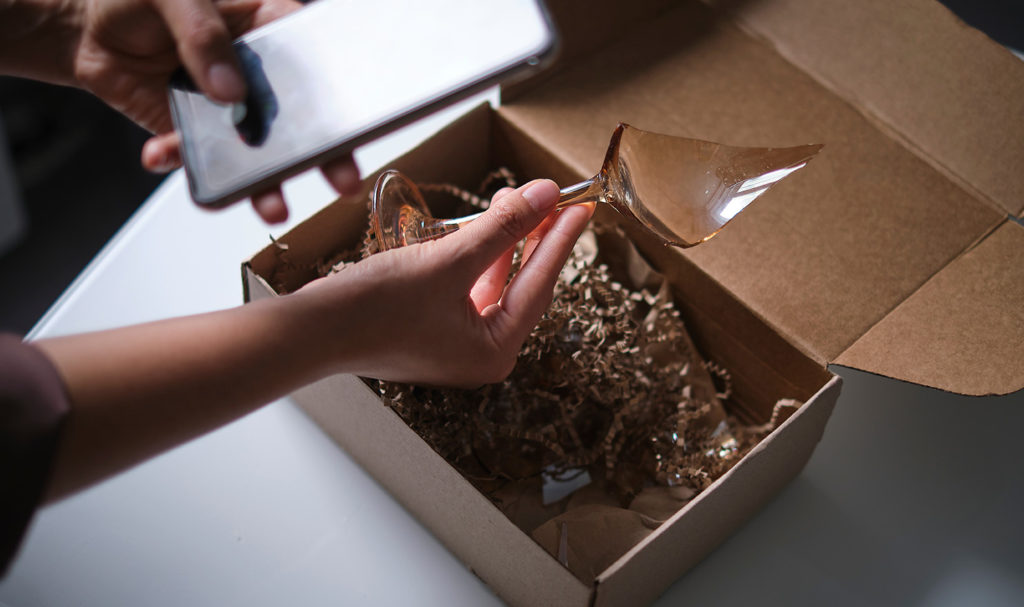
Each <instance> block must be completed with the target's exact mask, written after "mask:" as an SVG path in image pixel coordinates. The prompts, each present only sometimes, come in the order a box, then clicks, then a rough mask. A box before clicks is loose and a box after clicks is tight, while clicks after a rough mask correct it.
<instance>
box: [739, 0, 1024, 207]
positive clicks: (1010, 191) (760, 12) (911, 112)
mask: <svg viewBox="0 0 1024 607" xmlns="http://www.w3.org/2000/svg"><path fill="white" fill-rule="evenodd" d="M737 17H738V19H739V21H740V23H741V25H742V26H743V27H745V28H746V29H748V30H749V31H751V32H755V33H756V34H758V35H760V36H762V37H763V38H765V39H766V40H770V41H771V44H772V45H773V46H774V47H775V49H776V50H777V51H778V52H779V53H780V54H781V55H783V56H784V57H786V58H787V59H788V60H789V61H791V62H792V63H793V64H795V65H797V66H799V67H800V68H801V69H803V70H804V71H806V72H807V73H809V74H812V75H813V76H814V77H815V79H817V80H818V81H819V82H822V83H823V84H824V85H825V86H827V87H829V88H831V89H833V90H835V91H836V92H837V93H838V94H839V95H840V96H842V97H843V98H845V99H847V100H849V102H850V103H852V104H854V105H855V106H857V107H858V109H859V110H860V111H862V112H864V113H865V114H867V115H869V116H871V117H872V118H873V119H875V120H877V121H878V122H879V123H880V124H881V125H882V126H883V127H884V128H887V129H889V130H890V131H891V134H892V135H893V136H894V137H897V138H899V139H901V140H902V141H903V143H904V144H905V145H906V146H907V147H909V148H910V149H912V150H914V151H915V152H916V153H917V154H919V155H920V156H922V157H923V158H925V159H926V160H928V161H929V162H930V163H931V164H932V165H933V166H935V167H936V168H937V169H938V170H939V171H941V172H942V173H943V174H945V175H946V176H947V177H949V178H951V179H953V180H954V181H957V182H958V183H959V184H960V185H962V186H964V187H965V188H967V189H968V190H969V191H971V192H972V194H974V195H977V196H980V197H982V198H984V199H986V200H988V201H989V202H991V203H992V204H993V205H995V206H996V207H997V208H999V209H1001V210H1003V211H1005V212H1006V213H1008V214H1010V215H1014V216H1016V217H1020V216H1021V215H1022V213H1024V171H1021V170H1020V168H1021V167H1022V166H1024V120H1021V116H1022V112H1021V99H1024V61H1021V60H1020V59H1018V58H1017V57H1015V56H1014V55H1013V54H1012V53H1011V52H1010V51H1009V50H1007V49H1006V48H1005V47H1003V46H1001V45H999V44H996V43H995V42H993V41H992V40H990V39H989V38H988V37H987V36H985V34H983V33H981V32H979V31H978V30H976V29H974V28H972V27H970V26H968V25H967V24H965V23H963V22H962V21H960V19H959V18H957V17H956V16H955V15H954V14H953V13H951V12H950V11H949V10H948V9H947V8H946V7H944V6H942V5H941V4H939V3H938V2H935V1H933V0H909V1H904V2H899V3H893V2H887V1H885V0H875V1H871V2H848V1H844V0H812V1H807V0H771V1H764V2H759V1H752V2H748V3H743V4H741V6H740V9H739V10H738V11H737Z"/></svg>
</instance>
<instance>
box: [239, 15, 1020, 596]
mask: <svg viewBox="0 0 1024 607" xmlns="http://www.w3.org/2000/svg"><path fill="white" fill-rule="evenodd" d="M552 4H553V6H552V9H553V13H554V14H555V17H556V20H557V21H558V22H559V24H560V28H561V29H562V33H563V36H564V50H563V56H562V60H561V63H560V67H558V68H557V69H556V70H554V71H553V72H550V73H548V74H546V75H545V76H544V77H542V78H541V79H539V80H536V81H534V82H530V83H526V84H524V85H521V86H518V87H517V88H516V89H515V90H513V91H509V93H510V94H509V95H507V96H506V103H505V104H504V105H503V106H502V107H501V108H500V109H499V110H497V111H492V110H491V109H489V108H487V107H480V108H477V109H476V110H474V111H473V112H471V113H469V114H468V115H466V116H465V117H463V118H462V119H460V120H458V121H457V122H455V123H453V124H451V125H450V126H449V127H447V128H446V129H444V130H443V131H441V132H440V133H438V134H437V135H436V136H435V137H433V138H432V139H430V140H429V141H427V142H426V143H424V144H423V145H422V146H420V147H419V148H417V149H415V150H413V151H412V152H410V153H409V154H407V155H405V156H403V157H402V158H400V159H397V160H396V161H395V162H394V163H393V164H392V165H391V166H392V167H393V168H398V169H399V170H402V171H403V172H405V173H407V174H409V175H410V176H412V177H413V178H414V179H416V180H419V181H429V182H449V183H455V184H460V185H462V186H464V187H473V186H475V185H476V184H477V183H478V182H479V180H480V179H481V178H482V176H483V175H484V174H485V173H486V172H487V171H488V170H489V169H490V168H492V167H494V166H498V165H507V166H510V167H511V168H513V170H514V171H515V172H516V173H517V174H518V175H520V176H521V177H523V178H532V177H537V176H544V177H552V178H554V179H556V180H557V181H559V182H560V183H562V184H563V185H567V184H570V183H574V182H575V181H578V180H580V179H582V178H586V177H589V176H591V175H592V174H593V173H594V172H595V171H596V170H597V168H598V167H599V166H600V162H601V157H602V154H603V152H604V149H605V145H606V143H607V139H608V136H609V135H610V133H611V131H612V128H613V127H614V125H615V124H616V123H617V122H619V121H625V122H630V123H632V124H634V125H636V126H638V127H641V128H644V129H647V130H653V131H659V132H665V133H672V134H678V135H686V136H690V137H696V138H702V139H710V140H716V141H722V142H723V143H729V144H734V145H776V146H781V145H790V144H800V143H806V142H823V143H825V144H826V148H825V150H824V151H823V152H822V153H821V154H820V155H819V156H818V158H816V159H815V160H814V162H812V163H811V165H810V166H809V167H808V169H806V170H804V171H800V172H799V173H797V174H795V175H794V176H792V177H791V178H789V179H787V180H786V182H784V183H782V184H780V185H779V186H777V187H776V188H775V189H773V190H772V191H771V192H769V193H768V194H766V195H764V196H762V197H761V198H760V199H759V200H758V201H757V203H756V204H754V205H752V207H751V208H750V209H748V210H747V211H746V212H744V213H743V214H742V215H740V216H739V217H738V218H737V219H736V220H735V221H733V222H732V223H731V224H730V226H729V228H728V229H726V230H724V231H723V232H722V233H721V234H720V235H719V236H717V237H716V238H715V239H713V240H712V241H710V242H708V243H706V244H703V245H701V246H700V247H696V248H694V249H690V250H686V251H680V250H677V249H672V248H666V247H663V246H661V245H660V244H658V243H656V242H654V241H653V240H652V239H651V238H649V237H648V236H647V235H645V234H643V233H642V232H640V231H638V230H637V229H636V228H635V227H633V226H632V225H631V224H629V222H626V221H623V222H622V224H623V227H624V229H626V231H627V232H628V233H629V234H630V236H631V238H633V240H634V242H635V243H636V245H637V247H638V248H639V249H640V250H641V251H642V252H643V253H644V254H645V255H646V256H647V257H648V258H649V259H650V260H651V262H652V263H653V265H655V267H656V268H657V269H658V270H660V271H661V272H663V273H664V274H665V275H666V276H667V277H668V278H669V280H670V281H671V283H672V285H673V288H674V294H675V296H676V303H677V306H678V307H679V308H680V311H681V312H682V314H683V317H684V320H685V321H686V323H687V326H688V328H689V329H690V330H691V332H692V335H693V337H694V340H695V342H696V343H697V345H698V347H699V348H700V349H701V351H702V352H703V353H704V354H705V356H707V357H708V358H711V359H714V360H715V361H717V362H719V363H721V364H723V365H724V366H725V367H727V368H728V369H729V370H730V372H731V373H732V376H733V380H734V397H733V398H732V402H733V406H736V407H738V408H740V409H742V412H743V413H744V414H746V415H747V416H748V417H751V418H753V419H758V420H766V419H767V418H768V416H769V415H770V412H771V408H772V406H773V405H774V403H775V401H776V399H778V398H781V397H792V398H798V399H801V400H803V401H805V404H804V406H803V407H801V408H800V410H799V411H797V413H796V414H794V415H793V416H792V417H790V418H789V419H788V420H787V421H786V422H785V423H783V424H782V425H781V426H780V427H779V428H777V429H776V430H775V431H774V432H772V433H771V434H770V435H769V436H768V437H767V438H765V439H764V440H763V441H762V442H761V443H760V444H759V445H758V446H757V447H755V448H754V449H753V450H752V451H751V452H750V453H749V454H748V455H747V456H746V457H745V458H744V459H743V460H742V461H741V462H740V463H738V464H737V465H736V466H735V467H734V468H733V469H732V470H730V471H729V472H728V473H727V474H725V475H724V476H723V477H722V478H720V479H718V480H717V481H716V482H715V483H714V484H713V485H712V486H711V487H710V488H709V489H707V490H705V491H704V492H703V493H702V494H701V495H700V496H699V497H697V498H696V499H694V500H693V501H691V502H690V503H689V504H688V505H687V506H686V507H684V508H683V509H682V510H680V511H679V512H678V513H677V514H676V515H675V516H674V517H673V518H671V519H670V520H669V521H668V522H666V523H664V524H663V525H661V526H660V527H659V528H658V529H657V530H656V531H654V532H653V533H652V534H651V535H650V536H649V537H647V538H646V539H645V540H643V541H642V542H640V543H639V544H638V545H637V546H635V547H634V548H633V549H631V550H630V551H629V552H627V553H626V554H625V555H624V556H622V557H621V558H620V559H619V560H618V561H616V562H615V563H614V564H613V565H611V566H610V567H609V568H608V569H607V570H605V571H604V572H603V573H601V574H600V575H599V576H598V577H597V579H596V580H595V581H594V583H593V584H590V585H588V584H585V583H583V582H581V581H580V580H578V579H577V578H576V577H574V576H573V575H572V574H571V573H570V572H569V571H568V570H567V569H566V568H564V567H563V566H562V565H560V564H559V563H558V562H557V561H556V560H555V559H554V558H552V557H551V556H549V555H548V554H547V553H546V552H545V551H544V550H543V549H542V548H541V547H540V546H539V545H537V544H536V543H534V542H533V540H531V539H530V538H529V536H527V535H526V534H524V533H523V532H522V531H520V530H519V529H518V528H517V527H515V525H513V524H512V523H511V522H510V521H509V520H508V519H507V518H506V517H505V516H504V515H503V514H502V513H501V512H500V511H499V510H498V509H497V508H496V507H494V506H493V505H492V504H491V503H490V501H489V500H488V499H487V498H486V497H485V496H483V495H482V494H480V493H479V492H478V491H477V490H476V489H475V488H474V487H473V486H472V485H471V484H470V483H469V482H468V481H466V480H465V479H464V478H463V477H462V476H461V475H460V474H459V473H458V472H457V471H455V470H454V469H453V468H452V467H451V466H449V465H448V464H447V463H446V462H445V461H444V460H443V459H442V458H441V457H440V456H438V455H437V454H436V453H434V451H433V450H432V449H431V448H430V447H429V446H428V445H427V444H426V443H425V442H424V441H423V440H422V439H420V438H419V437H418V436H417V435H416V434H415V433H413V432H412V431H411V430H410V429H409V428H408V426H406V425H405V423H404V422H403V421H402V420H401V419H399V418H398V417H397V415H395V414H394V413H393V412H392V411H391V409H389V408H387V407H385V406H383V405H382V404H381V402H380V400H379V399H378V398H377V397H376V396H375V395H374V393H373V392H371V391H370V389H369V388H368V387H367V386H366V385H365V384H364V383H363V382H362V380H360V379H359V378H356V377H352V376H341V375H339V376H333V377H329V378H327V379H324V380H322V381H320V382H317V383H315V384H313V385H310V386H308V387H306V388H304V389H303V390H300V391H299V392H297V393H296V394H295V395H294V398H295V400H296V402H298V403H299V404H300V405H301V406H302V407H303V408H304V409H305V410H306V411H307V412H308V413H309V414H310V415H311V416H312V417H313V418H314V419H315V420H316V421H317V422H318V423H319V424H320V425H321V426H322V427H323V428H324V430H325V431H326V432H328V433H329V434H330V435H331V436H332V437H333V438H334V439H335V440H336V441H337V442H338V443H339V444H340V445H341V446H342V447H343V448H345V449H346V450H347V451H348V452H349V453H350V454H351V455H352V456H353V457H354V458H355V459H357V460H358V461H359V462H360V463H361V464H362V465H363V466H364V467H365V468H366V469H367V470H368V471H369V472H370V473H371V474H373V475H374V476H375V477H376V478H377V479H378V480H379V481H380V482H381V483H382V484H384V485H385V486H386V487H388V489H389V490H390V491H391V493H392V494H393V495H394V496H395V497H396V498H397V499H398V500H399V501H401V502H402V503H403V504H404V505H405V507H406V508H407V509H408V510H409V511H410V512H412V513H413V514H414V515H415V516H417V517H418V518H419V519H420V520H421V521H422V522H423V523H424V524H425V525H426V526H427V527H429V528H430V529H431V530H432V531H433V532H434V533H435V534H436V535H437V537H438V538H439V539H440V540H441V541H442V542H444V543H445V544H446V545H447V546H448V547H449V549H451V550H452V551H453V552H454V553H455V554H457V555H458V556H459V557H460V558H461V559H462V560H463V561H464V562H465V563H466V564H467V565H468V566H469V567H470V568H471V569H472V570H473V571H474V572H475V573H476V574H477V575H479V576H480V577H481V578H482V579H484V580H485V581H486V582H487V583H488V584H490V585H491V587H492V588H494V590H495V591H496V592H497V593H498V594H499V595H501V596H502V597H503V598H504V599H505V600H507V601H509V602H510V603H513V604H521V605H538V604H543V605H549V604H551V605H624V604H630V605H633V604H641V603H644V602H647V601H650V600H652V599H654V598H655V597H656V596H658V595H659V594H660V593H661V592H662V591H663V590H664V589H665V588H666V587H667V586H668V585H669V584H670V583H671V582H672V581H673V580H675V579H676V578H677V577H678V576H679V575H681V574H682V573H683V572H684V571H686V569H688V568H689V567H691V566H692V565H694V564H695V563H697V562H698V561H699V560H700V559H701V558H703V557H704V556H705V555H706V554H707V553H708V552H710V551H711V550H712V549H713V548H714V547H715V546H717V545H718V544H719V543H720V542H721V541H722V540H724V539H725V538H726V537H727V536H728V535H729V534H731V533H732V532H733V531H734V530H735V529H736V528H737V527H738V526H739V525H740V524H741V523H742V522H743V521H744V520H745V519H746V518H748V517H749V516H750V515H752V514H753V513H754V512H756V511H757V510H758V509H759V508H760V507H761V506H762V505H763V504H764V503H765V502H766V501H767V500H769V499H770V498H771V497H772V496H773V495H774V494H775V493H776V492H777V491H778V490H779V489H781V488H782V487H783V486H784V485H785V484H786V483H787V482H788V481H789V480H790V479H791V478H793V477H794V476H795V475H796V474H797V473H798V472H799V471H800V469H801V468H802V467H803V466H804V464H805V463H806V461H807V460H808V459H809V457H810V455H811V453H812V451H813V449H814V446H815V445H816V443H817V441H818V440H819V439H820V437H821V434H822V432H823V430H824V427H825V424H826V421H827V420H828V418H829V415H830V414H831V411H832V407H833V405H834V403H835V400H836V398H837V396H838V393H839V387H840V380H839V378H838V377H836V376H834V375H832V374H831V373H830V372H829V371H828V370H827V367H828V365H829V364H832V363H835V364H840V365H846V366H850V367H855V368H859V369H864V370H867V371H870V372H874V373H878V374H881V375H886V376H889V377H895V378H898V379H903V380H906V381H912V382H916V383H920V384H924V385H929V386H934V387H937V388H941V389H944V390H950V391H954V392H959V393H964V394H994V393H1008V392H1013V391H1016V390H1019V389H1021V387H1024V366H1022V365H1021V364H1020V361H1021V360H1024V319H1022V316H1021V312H1020V302H1021V301H1024V264H1021V263H1020V261H1019V260H1021V259H1024V228H1022V227H1021V226H1020V225H1019V224H1018V223H1017V222H1016V221H1015V220H1014V219H1013V218H1015V217H1020V215H1021V213H1022V211H1024V171H1021V170H1020V167H1022V166H1024V120H1022V119H1021V116H1020V106H1019V100H1020V99H1021V98H1024V64H1022V63H1021V62H1020V61H1019V60H1017V59H1016V58H1015V57H1013V56H1012V55H1011V54H1010V53H1009V52H1007V51H1006V50H1005V49H1002V48H1001V47H998V46H997V45H996V44H995V43H993V42H991V41H989V40H988V39H987V38H985V37H984V36H982V35H981V34H979V33H977V32H975V31H974V30H971V29H970V28H968V27H966V26H965V25H963V24H962V23H960V22H959V21H958V20H956V18H955V17H953V16H952V15H951V14H950V13H948V12H947V11H946V9H944V8H942V7H941V6H939V5H937V4H934V3H932V2H926V1H924V0H908V1H907V2H901V3H898V5H895V6H893V5H890V3H885V2H870V3H863V2H855V3H850V2H841V1H839V0H827V1H824V0H763V1H755V2H731V3H725V4H727V5H728V6H727V8H726V9H723V8H714V7H708V6H705V5H703V4H699V3H679V2H676V1H656V0H635V1H634V2H631V3H629V6H627V7H620V6H618V5H617V3H614V2H582V1H578V0H572V1H566V2H553V3H552ZM609 40H614V42H609ZM510 98H511V99H510ZM375 177H376V176H375V175H374V176H369V178H368V179H367V182H366V186H365V188H364V189H365V191H366V192H368V190H369V188H370V186H371V185H372V183H373V181H374V179H375ZM364 193H365V192H364ZM364 200H365V198H358V199H354V200H347V201H345V200H343V201H340V202H339V203H336V204H334V205H331V206H329V207H327V208H325V209H324V210H322V211H321V212H320V213H318V214H317V215H315V216H314V217H312V218H311V219H309V220H308V221H306V222H304V223H303V224H302V225H300V226H298V227H296V228H295V229H294V230H292V231H291V232H289V233H288V234H287V235H285V236H284V237H282V238H281V239H280V240H281V241H283V242H285V243H287V244H288V250H287V253H286V254H283V253H282V252H281V251H280V250H279V249H278V248H276V247H273V246H271V247H268V248H266V249H264V250H263V251H261V252H260V253H258V254H257V255H256V256H254V257H253V258H252V259H251V260H250V261H249V262H247V263H245V264H244V265H243V274H244V284H245V294H246V299H247V300H252V299H258V298H261V297H268V296H273V295H274V292H275V291H274V288H272V287H271V285H277V286H278V287H279V288H281V289H283V290H292V289H295V288H297V287H298V286H300V285H302V284H304V283H305V282H307V281H308V280H310V279H311V278H313V276H312V272H311V271H310V270H308V269H307V268H309V267H310V266H312V265H313V263H314V262H315V261H316V260H317V259H320V258H325V257H329V256H331V254H333V253H334V252H336V251H338V250H341V249H344V248H346V247H350V246H352V245H353V244H354V243H356V242H358V240H359V238H360V237H361V233H362V231H363V229H364V227H365V219H366V216H365V214H366V207H365V204H364ZM598 219H599V220H602V221H620V220H619V219H618V218H617V217H616V216H615V215H614V213H609V212H602V213H599V218H598ZM880 422H881V420H880Z"/></svg>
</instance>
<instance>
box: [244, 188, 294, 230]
mask: <svg viewBox="0 0 1024 607" xmlns="http://www.w3.org/2000/svg"><path fill="white" fill-rule="evenodd" d="M252 208H253V209H254V210H255V211H256V214H257V215H259V216H260V217H261V218H263V221H265V222H267V223H281V222H283V221H285V220H287V219H288V205H287V204H285V201H284V193H282V192H281V187H280V186H278V187H275V188H272V189H270V190H267V191H265V192H262V193H260V194H255V195H253V197H252Z"/></svg>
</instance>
